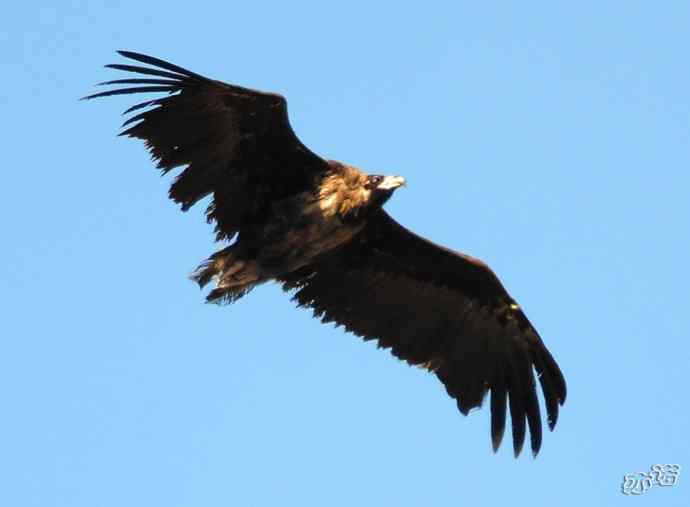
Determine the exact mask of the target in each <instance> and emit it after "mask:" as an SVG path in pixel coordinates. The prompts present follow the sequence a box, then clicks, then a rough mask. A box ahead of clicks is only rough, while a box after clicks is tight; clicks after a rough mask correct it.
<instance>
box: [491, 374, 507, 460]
mask: <svg viewBox="0 0 690 507" xmlns="http://www.w3.org/2000/svg"><path fill="white" fill-rule="evenodd" d="M506 394H507V393H506V386H505V384H504V382H503V380H501V381H500V382H496V383H495V384H494V385H493V387H492V388H491V443H492V446H493V449H494V452H496V451H498V448H499V447H500V445H501V441H502V440H503V434H504V432H505V428H506V398H507V396H506Z"/></svg>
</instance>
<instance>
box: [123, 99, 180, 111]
mask: <svg viewBox="0 0 690 507" xmlns="http://www.w3.org/2000/svg"><path fill="white" fill-rule="evenodd" d="M173 99H175V96H172V97H161V98H160V99H153V100H147V101H146V102H140V103H139V104H135V105H133V106H132V107H130V108H128V109H127V110H125V111H124V112H123V113H122V114H123V115H125V114H129V113H131V112H133V111H136V110H138V109H143V108H145V107H149V106H161V105H163V104H165V103H166V102H168V101H170V100H173Z"/></svg>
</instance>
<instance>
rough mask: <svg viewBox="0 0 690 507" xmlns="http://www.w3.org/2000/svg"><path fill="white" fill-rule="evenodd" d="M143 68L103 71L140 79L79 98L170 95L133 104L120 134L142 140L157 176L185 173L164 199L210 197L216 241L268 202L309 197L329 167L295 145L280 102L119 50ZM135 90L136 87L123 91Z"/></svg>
mask: <svg viewBox="0 0 690 507" xmlns="http://www.w3.org/2000/svg"><path fill="white" fill-rule="evenodd" d="M118 53H119V54H120V55H122V56H124V57H126V58H130V59H132V60H136V61H138V62H142V63H145V64H147V65H149V66H148V67H144V66H138V65H121V64H113V65H106V67H109V68H112V69H117V70H121V71H125V72H133V73H137V74H140V75H143V76H149V77H137V78H128V79H116V80H114V81H106V82H104V83H100V84H101V85H127V86H126V87H124V88H115V89H111V90H108V91H104V92H100V93H96V94H93V95H89V96H88V97H84V98H85V99H93V98H97V97H107V96H110V95H123V94H131V93H147V92H167V93H168V94H169V95H168V96H165V97H161V98H157V99H152V100H147V101H145V102H142V103H140V104H136V105H134V106H132V107H130V108H129V109H127V111H125V113H132V112H134V111H138V110H142V109H143V112H139V113H138V114H135V115H134V116H132V117H130V118H129V119H128V120H126V121H125V123H124V125H123V128H124V127H127V128H126V130H124V131H123V132H122V133H121V134H120V135H126V136H129V137H136V138H139V139H143V140H144V142H145V143H146V146H147V148H148V149H149V150H150V152H151V154H152V155H153V158H154V159H155V160H157V162H158V168H159V169H162V171H163V173H166V172H168V171H169V170H171V169H173V168H174V167H178V166H185V169H184V170H183V171H182V172H181V173H180V175H179V176H177V178H176V179H175V181H174V183H173V184H172V186H171V187H170V197H171V199H173V200H175V201H176V202H178V203H180V204H181V205H182V209H183V210H187V209H189V208H190V207H191V206H192V205H194V204H195V203H196V202H197V201H199V200H200V199H202V198H203V197H205V196H207V195H209V194H213V201H212V203H211V205H210V206H209V209H208V219H209V221H212V220H215V221H216V224H217V227H216V231H217V233H218V237H219V238H224V237H232V236H233V235H234V234H235V233H236V232H238V231H239V230H240V229H241V228H242V227H243V225H244V224H247V223H251V222H253V221H256V220H260V219H261V217H262V216H264V214H265V213H266V212H267V211H268V208H269V206H270V203H271V202H273V201H275V200H278V199H281V198H283V197H286V196H288V195H292V194H294V193H299V192H302V191H304V190H307V189H309V188H310V187H311V185H312V184H313V182H314V177H315V176H316V175H318V174H320V173H321V172H323V171H325V170H326V169H327V163H326V162H325V161H324V160H323V159H321V158H320V157H318V156H317V155H315V154H314V153H312V152H311V151H309V150H308V149H307V148H306V147H305V146H304V145H303V144H302V143H301V142H300V141H299V139H298V138H297V136H296V135H295V133H294V132H293V130H292V128H291V127H290V123H289V121H288V115H287V103H286V101H285V98H283V97H282V96H280V95H276V94H272V93H264V92H259V91H256V90H250V89H247V88H243V87H240V86H234V85H230V84H226V83H222V82H220V81H214V80H211V79H208V78H205V77H203V76H200V75H199V74H195V73H194V72H190V71H188V70H186V69H183V68H181V67H178V66H177V65H173V64H171V63H168V62H165V61H163V60H159V59H158V58H153V57H151V56H146V55H142V54H139V53H133V52H130V51H118ZM129 85H135V86H129Z"/></svg>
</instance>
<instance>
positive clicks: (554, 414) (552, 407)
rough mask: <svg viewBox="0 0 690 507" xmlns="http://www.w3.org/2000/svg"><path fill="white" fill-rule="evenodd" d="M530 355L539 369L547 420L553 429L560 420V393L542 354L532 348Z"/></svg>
mask: <svg viewBox="0 0 690 507" xmlns="http://www.w3.org/2000/svg"><path fill="white" fill-rule="evenodd" d="M530 356H531V358H532V362H533V363H534V367H535V369H536V370H537V377H538V378H539V383H540V384H541V390H542V391H543V393H544V401H545V405H546V415H547V418H546V421H547V424H548V425H549V430H550V431H553V429H554V428H555V427H556V422H557V421H558V400H559V397H558V394H557V391H556V387H555V383H554V380H553V377H552V376H551V371H549V370H547V369H546V367H545V366H544V361H543V359H542V357H541V354H540V353H539V352H538V351H535V350H533V349H532V350H531V351H530Z"/></svg>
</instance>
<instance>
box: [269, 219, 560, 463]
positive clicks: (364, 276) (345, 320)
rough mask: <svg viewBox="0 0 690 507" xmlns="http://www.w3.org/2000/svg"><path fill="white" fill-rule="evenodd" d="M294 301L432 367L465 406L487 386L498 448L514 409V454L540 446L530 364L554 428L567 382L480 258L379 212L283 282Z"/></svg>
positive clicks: (463, 408) (478, 399)
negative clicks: (327, 253) (339, 246)
mask: <svg viewBox="0 0 690 507" xmlns="http://www.w3.org/2000/svg"><path fill="white" fill-rule="evenodd" d="M281 281H282V282H283V284H284V285H283V287H284V288H285V289H286V290H293V291H295V293H294V299H295V300H296V301H297V302H298V304H299V305H300V306H306V307H311V308H313V310H314V314H315V316H318V317H321V319H322V320H323V321H324V322H336V323H338V324H342V325H344V326H345V328H346V329H347V330H348V331H351V332H353V333H355V334H357V335H359V336H361V337H363V338H364V339H365V340H369V339H377V340H378V344H379V346H380V347H385V348H390V349H391V351H392V353H393V354H394V355H395V356H397V357H398V358H400V359H404V360H406V361H407V362H408V363H410V364H414V365H419V366H422V367H425V368H427V369H429V370H430V371H433V372H434V373H436V375H437V376H438V378H439V379H440V380H441V382H443V384H444V385H445V387H446V390H447V391H448V394H449V395H450V396H452V397H453V398H455V399H456V400H457V405H458V408H459V409H460V411H461V412H462V413H463V414H467V413H468V412H469V410H470V409H471V408H473V407H479V406H481V404H482V401H483V398H484V396H485V395H486V393H487V391H490V392H491V437H492V442H493V447H494V450H496V449H498V446H499V445H500V443H501V440H502V438H503V432H504V428H505V421H506V405H508V406H509V407H510V414H511V421H512V431H513V448H514V452H515V455H516V456H517V455H518V454H519V453H520V451H521V449H522V446H523V443H524V439H525V432H526V426H529V430H530V438H531V447H532V453H533V454H534V455H536V454H537V452H538V451H539V448H540V446H541V437H542V433H541V431H542V430H541V418H540V412H539V404H538V400H537V394H536V386H535V379H534V374H533V368H534V369H535V370H536V371H537V375H538V378H539V381H540V383H541V387H542V391H543V393H544V398H545V405H546V411H547V414H548V425H549V428H550V429H553V428H554V426H555V424H556V420H557V418H558V406H559V405H562V404H563V402H564V401H565V396H566V386H565V381H564V379H563V375H562V374H561V371H560V369H559V368H558V365H557V364H556V362H555V361H554V359H553V357H551V354H550V353H549V351H548V350H547V349H546V347H545V346H544V344H543V343H542V341H541V338H540V337H539V335H538V334H537V332H536V330H535V329H534V328H533V327H532V325H531V324H530V323H529V321H528V320H527V317H526V316H525V314H524V313H523V312H522V310H521V309H520V307H519V306H518V305H517V304H516V303H515V301H513V299H512V298H511V297H510V296H509V295H508V293H507V292H506V290H505V289H504V288H503V286H502V285H501V283H500V281H499V280H498V278H497V277H496V275H494V273H493V272H492V271H491V270H490V269H489V267H488V266H486V265H485V264H484V263H482V262H481V261H479V260H477V259H473V258H471V257H469V256H466V255H463V254H460V253H457V252H454V251H452V250H448V249H446V248H443V247H441V246H438V245H436V244H434V243H432V242H430V241H427V240H425V239H424V238H421V237H419V236H417V235H416V234H414V233H412V232H411V231H409V230H407V229H405V228H404V227H403V226H401V225H400V224H398V223H397V222H395V221H394V220H393V219H392V218H391V217H390V216H389V215H388V214H387V213H386V212H385V211H383V210H379V211H378V212H377V213H376V214H375V215H374V216H373V217H371V218H370V219H369V222H368V224H367V226H366V227H365V229H364V230H363V231H362V232H361V233H360V234H359V235H358V236H357V237H356V238H355V239H353V241H352V242H351V243H350V244H348V245H347V246H346V247H345V248H343V249H341V250H340V251H338V252H336V253H335V254H333V255H331V256H329V257H327V258H324V259H323V260H322V261H321V262H319V263H317V264H314V265H310V266H306V267H304V268H302V269H300V270H299V271H297V272H295V273H292V274H291V275H289V276H287V277H284V278H283V279H282V280H281Z"/></svg>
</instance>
